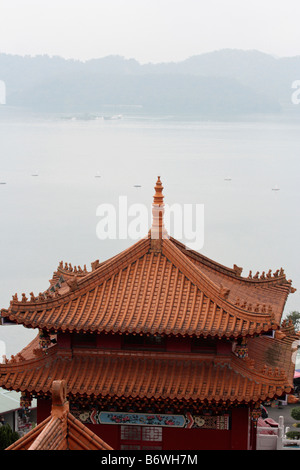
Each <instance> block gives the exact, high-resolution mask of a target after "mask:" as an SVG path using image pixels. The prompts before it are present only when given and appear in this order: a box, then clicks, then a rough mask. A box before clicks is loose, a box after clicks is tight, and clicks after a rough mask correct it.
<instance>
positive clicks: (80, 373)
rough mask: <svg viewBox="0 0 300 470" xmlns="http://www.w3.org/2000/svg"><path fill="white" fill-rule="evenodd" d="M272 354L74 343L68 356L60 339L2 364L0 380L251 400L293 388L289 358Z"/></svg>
mask: <svg viewBox="0 0 300 470" xmlns="http://www.w3.org/2000/svg"><path fill="white" fill-rule="evenodd" d="M264 339H265V337H262V338H261V340H262V341H263V340H264ZM252 340H253V339H252ZM271 341H272V343H267V346H266V345H265V353H266V351H267V350H268V347H269V348H270V347H271V346H272V347H273V348H275V349H276V347H277V355H279V356H280V351H281V349H280V348H281V343H280V342H278V341H277V340H276V339H271ZM250 342H251V341H250V340H249V343H250ZM33 349H34V344H32V350H33ZM250 349H251V348H250V347H249V350H250ZM27 352H28V351H27ZM289 354H290V356H289V358H288V353H287V352H286V354H285V358H286V360H288V359H289V362H290V359H291V351H290V353H289ZM270 357H271V356H270ZM265 359H268V354H267V353H266V354H265ZM271 359H272V358H271ZM272 360H273V359H272ZM272 360H270V363H269V362H268V361H266V362H264V363H261V362H260V356H259V355H257V352H256V350H255V348H252V349H251V356H249V358H247V359H240V358H238V357H236V356H235V355H234V354H231V355H230V356H218V355H217V356H216V355H201V354H196V353H167V352H152V351H124V350H114V351H113V350H111V351H109V350H97V349H96V350H95V349H94V350H91V349H90V350H83V349H81V350H80V349H79V350H75V349H74V350H73V352H72V356H71V355H69V356H68V355H63V351H60V350H59V348H58V346H57V345H55V346H52V347H51V348H50V349H49V351H48V354H47V355H45V354H43V353H40V355H39V356H34V355H33V354H32V357H31V358H30V357H29V356H28V359H23V360H19V359H18V358H16V359H15V361H14V362H10V363H7V364H2V365H0V386H2V387H3V388H6V389H13V390H18V391H25V390H26V391H28V392H30V393H35V394H38V393H47V392H48V391H49V389H50V387H51V383H52V381H53V380H54V379H55V380H61V379H64V380H66V383H67V387H68V390H69V391H70V393H72V394H73V395H76V394H79V395H84V394H86V395H88V396H89V395H94V396H102V397H107V396H108V397H115V396H116V397H139V398H163V399H164V398H171V399H175V398H176V399H184V400H190V399H191V400H196V399H198V400H205V399H209V400H216V401H219V400H225V401H226V400H229V401H231V402H234V401H237V402H242V401H245V402H249V401H251V400H253V399H256V400H258V399H261V400H265V399H266V398H273V397H274V396H275V395H281V394H282V393H284V392H289V391H290V390H291V387H292V378H288V377H287V374H288V372H289V371H287V370H286V364H285V363H284V362H283V363H280V364H279V363H278V365H277V366H276V367H274V366H273V365H272V364H273V363H272Z"/></svg>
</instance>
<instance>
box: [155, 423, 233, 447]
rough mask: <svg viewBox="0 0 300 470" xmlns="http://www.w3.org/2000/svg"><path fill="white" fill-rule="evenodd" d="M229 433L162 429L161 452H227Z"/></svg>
mask: <svg viewBox="0 0 300 470" xmlns="http://www.w3.org/2000/svg"><path fill="white" fill-rule="evenodd" d="M230 434H231V432H230V431H218V430H215V429H175V428H170V429H167V428H164V430H163V450H228V449H230Z"/></svg>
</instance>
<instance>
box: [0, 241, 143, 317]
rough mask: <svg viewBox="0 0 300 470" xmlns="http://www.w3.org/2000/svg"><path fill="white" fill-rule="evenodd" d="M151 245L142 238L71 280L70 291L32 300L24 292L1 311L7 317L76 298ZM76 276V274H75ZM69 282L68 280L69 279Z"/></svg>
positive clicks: (47, 307) (14, 297) (15, 296)
mask: <svg viewBox="0 0 300 470" xmlns="http://www.w3.org/2000/svg"><path fill="white" fill-rule="evenodd" d="M149 247H150V239H149V237H148V236H147V237H145V238H142V239H141V240H139V241H138V242H136V243H135V244H134V245H132V246H130V247H129V248H126V249H125V250H123V251H122V252H121V253H118V254H117V255H116V256H114V257H112V258H110V259H109V260H108V261H107V262H104V263H101V264H99V265H98V266H95V268H94V270H93V271H91V272H89V273H87V274H86V275H85V276H82V278H81V279H76V280H75V282H74V280H73V283H72V282H71V281H70V284H68V285H69V287H70V289H69V290H68V292H65V293H62V294H59V293H58V292H56V295H53V296H52V295H51V294H50V293H49V292H48V291H47V292H48V294H47V296H45V297H44V299H43V300H42V299H41V298H35V299H33V298H31V299H30V300H29V299H27V298H26V296H25V294H22V299H21V300H20V301H19V300H18V298H17V294H15V295H14V296H13V300H11V302H10V306H9V308H8V309H2V310H1V313H2V314H3V316H5V317H9V316H10V314H11V313H16V312H18V311H20V310H22V311H26V310H30V311H32V310H41V309H43V310H44V309H49V308H50V306H51V307H52V306H57V305H59V304H60V303H61V301H62V300H63V301H64V300H65V299H66V298H68V297H69V296H72V298H76V297H77V296H78V295H82V294H83V293H84V289H86V288H87V289H88V290H89V289H90V288H91V283H90V281H91V279H96V280H98V279H99V278H100V277H101V276H102V280H103V282H104V281H105V279H106V278H108V277H109V276H111V275H112V274H113V273H114V272H116V271H117V270H119V269H120V267H121V266H122V265H125V264H126V262H127V261H128V260H129V259H131V262H132V261H133V260H134V259H135V258H136V259H138V258H139V257H140V256H142V255H143V254H146V253H147V251H148V250H149ZM103 273H106V276H105V275H104V276H103ZM74 278H76V276H74ZM67 283H68V281H67Z"/></svg>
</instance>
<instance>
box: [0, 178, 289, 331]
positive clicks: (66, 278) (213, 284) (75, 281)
mask: <svg viewBox="0 0 300 470" xmlns="http://www.w3.org/2000/svg"><path fill="white" fill-rule="evenodd" d="M162 189H163V188H162V185H161V181H160V179H158V181H157V184H156V186H155V195H154V203H153V224H152V227H151V230H150V231H149V235H148V237H147V238H145V239H142V240H140V241H139V242H137V243H135V244H134V245H133V246H131V247H129V248H128V249H126V250H124V251H123V252H122V253H120V254H118V255H117V256H114V257H113V258H111V259H109V260H107V261H105V262H102V263H99V261H95V262H94V263H92V271H91V272H88V271H87V270H86V267H84V270H82V269H81V268H79V267H78V268H74V267H72V266H71V265H70V264H67V263H65V265H63V262H61V263H60V265H59V267H58V269H57V271H56V272H55V273H54V275H53V278H52V279H51V281H50V288H49V289H48V290H47V291H46V292H45V293H40V294H39V295H38V296H37V297H35V296H34V295H33V293H31V294H30V295H31V297H30V299H28V298H27V297H26V295H25V294H22V299H21V300H19V299H18V298H17V296H13V300H12V301H11V304H10V306H9V308H8V309H7V310H5V309H3V310H2V316H3V317H7V318H9V319H10V320H11V321H13V322H16V323H22V324H24V325H25V326H27V327H33V328H35V327H38V328H42V329H45V330H48V331H52V332H56V331H59V330H61V331H75V332H76V331H77V332H79V331H83V332H95V331H97V332H101V331H106V332H115V333H132V332H135V333H146V334H148V333H149V334H167V335H169V334H175V335H182V336H185V335H188V336H193V335H196V336H201V335H202V336H208V335H210V336H214V337H238V336H245V335H254V334H257V333H260V332H261V331H264V330H270V329H276V328H278V326H279V324H280V321H281V316H282V312H283V308H284V305H285V302H286V299H287V296H288V294H289V293H290V292H293V291H294V290H295V289H294V288H292V286H291V281H288V280H287V279H286V277H285V275H284V273H283V270H282V269H281V270H278V271H277V272H276V273H274V274H272V273H271V272H270V271H269V272H268V273H267V274H265V273H262V275H261V276H258V274H257V275H254V276H252V275H251V274H250V275H249V276H248V277H247V278H245V277H242V276H241V271H242V270H241V268H239V267H238V266H236V265H234V267H233V268H232V269H231V268H228V267H225V266H222V265H221V264H219V263H216V262H214V261H213V260H210V259H209V258H207V257H205V256H203V255H201V254H199V253H197V252H195V251H192V250H189V249H186V247H185V246H184V245H182V244H181V243H180V242H178V241H177V240H175V239H173V238H172V237H171V238H170V237H169V236H168V234H167V233H166V230H165V228H164V225H163V211H164V204H163V195H162ZM157 236H158V239H156V237H157Z"/></svg>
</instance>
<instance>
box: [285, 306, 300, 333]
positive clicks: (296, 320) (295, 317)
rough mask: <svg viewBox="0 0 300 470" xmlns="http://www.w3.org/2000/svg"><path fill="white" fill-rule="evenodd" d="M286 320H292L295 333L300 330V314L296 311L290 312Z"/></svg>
mask: <svg viewBox="0 0 300 470" xmlns="http://www.w3.org/2000/svg"><path fill="white" fill-rule="evenodd" d="M286 318H287V320H292V322H293V325H294V327H295V331H298V330H300V312H297V311H296V310H294V311H293V312H290V313H289V314H288V315H287V316H286Z"/></svg>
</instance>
